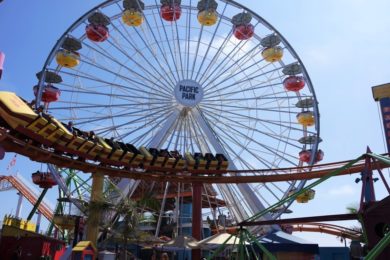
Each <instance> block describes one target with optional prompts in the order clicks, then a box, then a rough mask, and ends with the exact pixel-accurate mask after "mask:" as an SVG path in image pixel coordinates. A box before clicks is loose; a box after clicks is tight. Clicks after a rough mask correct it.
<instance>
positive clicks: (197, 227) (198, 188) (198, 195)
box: [192, 183, 203, 259]
mask: <svg viewBox="0 0 390 260" xmlns="http://www.w3.org/2000/svg"><path fill="white" fill-rule="evenodd" d="M202 186H203V184H202V183H193V184H192V237H193V238H195V239H196V240H198V241H199V240H202ZM200 258H201V251H200V249H192V259H200Z"/></svg>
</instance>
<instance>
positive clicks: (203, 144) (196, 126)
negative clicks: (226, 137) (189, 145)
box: [191, 115, 212, 153]
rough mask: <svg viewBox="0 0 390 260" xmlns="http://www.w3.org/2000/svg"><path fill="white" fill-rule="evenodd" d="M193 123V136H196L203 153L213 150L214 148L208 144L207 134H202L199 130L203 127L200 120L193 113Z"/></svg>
mask: <svg viewBox="0 0 390 260" xmlns="http://www.w3.org/2000/svg"><path fill="white" fill-rule="evenodd" d="M191 123H192V125H193V126H192V127H191V130H193V136H194V137H195V138H194V141H195V142H196V144H197V146H198V148H199V149H200V151H201V152H202V153H206V152H211V151H212V150H211V149H210V147H209V145H208V142H207V140H206V137H205V135H202V134H200V132H198V131H200V129H202V127H201V126H200V125H199V123H198V121H197V120H196V119H195V118H194V116H193V115H191Z"/></svg>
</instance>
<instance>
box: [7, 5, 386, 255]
mask: <svg viewBox="0 0 390 260" xmlns="http://www.w3.org/2000/svg"><path fill="white" fill-rule="evenodd" d="M32 91H33V92H34V95H35V97H36V98H35V100H33V101H32V102H30V103H28V102H26V101H25V100H23V99H22V98H20V97H18V96H17V95H16V94H14V93H11V92H1V93H0V105H1V107H0V114H1V120H2V121H1V127H2V128H1V129H0V144H1V146H2V147H3V149H4V150H5V151H7V152H16V153H18V154H22V155H25V156H27V157H29V158H30V159H31V160H34V161H38V162H42V163H47V164H48V166H47V169H48V170H47V172H41V171H38V172H36V173H33V175H32V180H33V182H34V183H35V184H37V185H39V187H40V188H42V189H43V192H42V193H41V194H40V195H39V196H38V195H35V196H32V195H31V196H30V197H32V199H30V202H32V203H34V204H35V206H34V210H33V211H34V212H35V210H38V211H40V212H42V213H43V214H44V216H45V217H46V218H48V219H49V221H50V222H51V223H52V224H51V225H50V227H49V230H48V234H50V235H51V234H52V233H53V229H59V230H60V231H61V232H62V233H63V235H65V234H68V235H69V236H72V232H73V231H72V230H73V229H74V228H75V226H78V227H79V226H81V225H84V222H83V221H84V220H83V218H85V221H86V226H87V227H86V228H87V238H88V239H87V240H90V241H92V242H93V243H94V244H95V245H98V243H102V242H103V241H104V239H105V238H106V237H109V234H108V235H107V232H106V231H107V230H108V229H115V227H118V223H119V222H120V221H121V216H120V214H118V212H115V208H120V207H121V205H123V204H124V203H125V202H126V201H127V200H131V201H135V202H137V214H140V215H141V216H143V217H144V219H148V220H149V222H147V221H146V220H145V223H147V225H146V226H145V227H144V228H145V229H147V230H148V231H149V232H150V233H151V234H153V236H154V237H156V238H159V237H161V236H168V237H177V236H179V235H183V234H185V235H192V236H193V237H194V238H196V239H198V240H200V239H201V238H202V237H203V238H205V236H210V235H211V232H213V233H218V232H220V231H222V230H225V229H226V226H229V225H230V226H232V227H237V226H241V227H242V225H243V224H242V223H246V222H248V221H254V220H256V221H271V222H272V221H277V220H278V219H279V218H280V217H281V215H282V214H284V213H287V212H288V211H289V210H288V208H289V206H290V205H291V203H293V202H294V201H296V202H298V203H307V202H309V201H310V200H312V199H313V198H314V196H315V191H314V189H312V188H311V186H310V185H309V188H304V187H305V183H306V180H307V179H312V178H321V179H320V180H322V178H325V177H326V176H328V175H329V173H330V172H333V171H334V170H335V169H338V168H339V167H342V166H343V165H344V164H347V163H348V162H340V163H333V164H326V165H317V164H318V162H320V161H321V160H322V159H323V156H324V153H323V151H322V150H320V149H319V144H320V142H321V141H322V139H321V137H320V121H319V109H318V101H317V98H316V95H315V91H314V88H313V85H312V83H311V81H310V77H309V75H308V73H307V71H306V69H305V66H304V64H303V63H302V61H301V60H300V58H299V57H298V55H297V53H296V52H295V51H294V49H293V48H292V46H291V45H290V44H289V43H288V41H287V40H286V39H285V38H284V37H283V36H282V35H281V34H280V33H279V32H278V31H277V30H276V29H275V28H274V27H273V26H272V25H270V24H269V23H268V22H267V21H265V20H264V19H263V18H262V17H261V16H259V15H258V14H256V13H255V12H253V11H251V10H250V9H249V8H247V7H245V6H243V5H241V4H239V3H237V2H235V1H231V0H201V1H195V0H183V1H180V0H161V1H159V2H157V1H156V0H154V1H153V0H145V1H140V0H109V1H106V2H104V3H102V4H100V5H98V6H96V7H95V8H93V9H92V10H90V11H88V12H87V13H85V14H84V15H83V16H81V17H80V18H79V19H77V21H75V22H74V23H73V24H72V25H71V26H70V27H69V28H68V29H67V30H66V31H65V32H64V33H63V35H62V36H61V37H60V39H59V40H58V41H57V42H56V44H55V45H54V47H53V49H52V50H51V52H50V53H49V55H48V57H47V59H46V62H45V64H44V65H43V68H42V70H41V71H40V72H38V73H37V83H36V86H34V87H33V89H32ZM356 162H358V164H355V165H352V164H351V165H349V166H351V167H348V168H342V170H341V171H339V172H337V174H351V173H357V172H362V171H364V169H365V168H366V165H367V164H366V163H365V162H364V158H361V160H360V161H359V160H358V161H356ZM354 163H355V162H354ZM384 164H385V163H378V164H376V165H375V166H374V165H373V166H372V169H376V168H381V167H385V166H384ZM259 169H261V170H259ZM5 182H8V183H11V184H12V185H13V186H14V187H16V186H18V185H19V186H18V187H20V186H23V185H21V184H20V181H18V180H17V178H13V177H12V176H3V177H2V178H1V179H0V183H5ZM54 185H58V187H59V189H60V195H59V199H58V203H57V205H56V207H55V209H53V211H52V212H50V211H49V210H48V209H47V207H45V205H44V204H41V201H42V199H43V197H44V196H45V193H46V191H47V190H48V189H50V188H51V187H53V186H54ZM16 188H17V187H16ZM17 189H18V190H19V191H20V192H24V193H25V194H28V193H29V191H21V190H22V189H23V187H22V188H17ZM30 193H31V192H30ZM25 196H28V195H25ZM142 203H143V204H142ZM107 205H110V206H111V207H110V209H109V210H106V211H105V212H103V210H102V208H104V207H105V206H107ZM274 205H278V206H277V207H274ZM71 208H72V210H73V211H72V212H75V209H77V215H74V214H73V213H72V214H71V213H70V212H71ZM268 209H272V210H268ZM259 212H260V213H261V214H259ZM32 214H33V213H32ZM30 215H31V214H30ZM92 215H93V216H95V218H96V217H97V218H101V221H100V222H99V224H97V225H95V227H92V226H93V225H92V224H91V223H92V222H88V218H89V219H90V218H91V216H92ZM218 216H219V217H218ZM206 217H207V219H208V220H209V221H208V223H204V221H202V219H205V218H206ZM28 220H31V218H30V217H29V219H28ZM103 223H104V224H105V225H106V226H105V227H103ZM240 223H241V225H240ZM107 224H108V227H107ZM99 225H100V227H99ZM148 228H149V229H148ZM296 228H297V229H298V228H299V227H296ZM300 228H301V229H303V227H302V226H301V227H300ZM307 228H308V229H309V227H307ZM326 228H328V229H329V230H331V231H329V233H332V232H333V233H337V234H340V232H344V231H340V230H338V231H337V228H335V229H333V228H334V227H331V226H328V227H324V228H323V230H325V229H326ZM274 229H279V226H275V225H273V224H268V225H247V230H248V231H249V232H251V233H252V234H254V235H256V236H258V235H265V234H267V233H269V232H271V231H272V230H274ZM335 230H336V231H335ZM347 235H349V236H350V237H357V236H358V234H356V233H353V232H352V233H348V234H347ZM75 236H76V237H77V235H74V233H73V237H75ZM194 251H196V250H194ZM199 256H200V255H199V254H198V255H197V253H195V255H194V254H193V257H199ZM193 259H196V258H193Z"/></svg>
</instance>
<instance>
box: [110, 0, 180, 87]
mask: <svg viewBox="0 0 390 260" xmlns="http://www.w3.org/2000/svg"><path fill="white" fill-rule="evenodd" d="M137 3H138V2H137ZM117 5H118V8H119V9H120V10H121V11H122V12H123V9H122V8H121V7H120V6H119V4H117ZM138 6H139V8H140V9H142V8H141V7H140V5H139V3H138ZM143 15H144V16H145V14H144V13H143ZM145 21H146V22H147V24H148V25H149V23H148V19H145ZM120 24H121V27H122V28H123V30H124V31H126V33H127V36H128V39H131V38H132V37H131V36H130V34H129V31H128V30H126V29H125V28H124V25H123V23H120ZM132 28H133V31H134V32H135V33H136V34H137V35H138V38H139V39H140V40H141V41H142V42H143V44H144V46H145V47H146V49H147V50H148V51H149V53H150V54H151V55H152V57H153V58H154V60H155V61H156V62H157V63H158V65H159V67H160V68H161V70H162V71H163V72H166V68H165V67H164V66H163V65H162V64H161V62H160V60H159V59H157V57H156V55H155V53H154V52H153V50H152V49H151V45H152V44H150V43H147V42H146V41H145V39H144V37H142V35H141V34H140V32H139V30H138V29H137V28H136V27H132ZM149 29H150V26H149ZM142 32H143V33H144V35H145V37H146V38H147V35H146V33H145V30H144V29H142ZM151 33H152V34H153V36H154V33H153V31H152V30H151ZM154 39H155V41H154V43H156V44H157V45H158V42H157V40H156V38H155V37H154ZM137 50H138V48H137ZM160 51H161V50H160ZM139 54H140V55H142V52H141V51H139ZM162 54H163V53H162ZM164 57H165V55H164ZM145 60H146V58H145ZM166 65H167V66H168V69H169V70H170V72H171V74H170V75H169V74H168V73H165V74H166V75H167V76H168V80H169V82H168V81H167V83H168V85H171V84H173V85H174V84H175V81H176V79H175V77H174V73H173V71H172V69H171V67H170V65H169V63H168V62H167V63H166ZM172 77H173V78H172ZM163 79H165V78H163Z"/></svg>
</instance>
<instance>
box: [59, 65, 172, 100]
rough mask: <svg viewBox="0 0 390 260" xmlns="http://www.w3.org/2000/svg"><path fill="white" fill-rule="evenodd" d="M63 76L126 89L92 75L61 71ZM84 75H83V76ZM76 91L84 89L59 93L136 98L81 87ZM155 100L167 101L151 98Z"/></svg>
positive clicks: (63, 90) (64, 90)
mask: <svg viewBox="0 0 390 260" xmlns="http://www.w3.org/2000/svg"><path fill="white" fill-rule="evenodd" d="M62 73H63V74H66V75H69V76H73V77H75V78H83V79H86V80H91V81H95V82H99V83H102V84H105V85H107V86H115V87H118V88H119V89H127V88H128V86H125V85H122V84H117V83H110V82H108V81H105V80H103V79H100V78H97V77H94V76H92V75H89V74H86V73H83V75H81V74H74V73H71V72H68V71H62ZM84 74H85V75H84ZM61 85H63V86H66V85H65V84H62V83H61ZM78 89H84V90H85V91H78V90H66V89H62V90H61V91H62V92H71V93H75V92H78V93H84V94H93V95H106V96H112V97H113V96H117V97H127V98H136V97H138V96H130V95H119V94H110V93H107V92H105V93H104V92H98V91H96V90H94V91H92V89H86V88H81V87H78ZM144 93H146V94H151V93H150V92H144ZM140 98H145V99H147V97H142V96H140ZM153 99H155V100H162V101H166V100H167V99H166V98H164V99H156V98H153Z"/></svg>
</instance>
